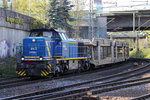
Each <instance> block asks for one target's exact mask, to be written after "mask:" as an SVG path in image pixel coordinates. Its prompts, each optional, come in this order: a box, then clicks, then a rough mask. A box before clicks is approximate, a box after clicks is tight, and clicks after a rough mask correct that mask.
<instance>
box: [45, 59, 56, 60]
mask: <svg viewBox="0 0 150 100" xmlns="http://www.w3.org/2000/svg"><path fill="white" fill-rule="evenodd" d="M44 60H54V59H44Z"/></svg>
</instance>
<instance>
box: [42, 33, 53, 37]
mask: <svg viewBox="0 0 150 100" xmlns="http://www.w3.org/2000/svg"><path fill="white" fill-rule="evenodd" d="M43 36H44V37H49V38H52V37H53V33H52V32H43Z"/></svg>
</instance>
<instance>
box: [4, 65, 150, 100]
mask: <svg viewBox="0 0 150 100" xmlns="http://www.w3.org/2000/svg"><path fill="white" fill-rule="evenodd" d="M149 66H150V64H146V65H145V66H143V67H140V68H136V69H134V70H132V71H128V72H123V73H119V74H116V75H110V76H107V77H103V78H97V79H94V80H90V81H85V82H80V83H77V84H72V85H68V86H64V87H58V88H53V89H48V90H43V91H37V92H32V93H28V94H24V95H18V96H14V97H9V98H4V100H12V99H24V100H25V99H34V100H35V99H39V98H40V99H48V98H50V99H52V98H53V99H54V97H58V99H59V98H61V99H63V97H62V96H64V95H65V97H64V99H65V98H70V97H75V98H76V95H75V96H74V94H75V93H77V92H78V93H79V92H80V91H81V93H82V92H84V95H85V93H86V91H89V89H93V88H95V87H93V86H97V85H98V86H104V85H106V84H109V85H110V84H112V85H115V84H119V83H115V82H117V81H118V82H119V81H122V80H125V79H128V78H131V77H135V76H137V75H141V74H143V73H146V72H150V68H149ZM110 79H111V80H110ZM145 79H146V78H145ZM106 80H107V81H106ZM102 81H103V82H102ZM130 81H131V80H130ZM130 81H126V82H130ZM132 81H139V80H132ZM144 82H150V78H148V79H147V80H146V81H144ZM91 83H95V84H92V85H91V86H90V88H89V85H88V84H91ZM120 84H123V83H122V82H121V83H120ZM138 84H140V83H138ZM142 84H143V83H142ZM80 86H81V87H80ZM77 87H78V89H75V88H77ZM83 87H85V88H83ZM121 87H122V86H121ZM72 88H73V89H72ZM67 89H69V91H67V92H66V91H65V90H67ZM101 91H102V90H101ZM92 92H93V93H96V92H95V91H92ZM70 93H72V94H70ZM81 93H79V94H78V95H80V94H81ZM54 95H55V96H54ZM68 96H69V97H68Z"/></svg>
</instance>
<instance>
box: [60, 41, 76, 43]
mask: <svg viewBox="0 0 150 100" xmlns="http://www.w3.org/2000/svg"><path fill="white" fill-rule="evenodd" d="M61 42H67V43H78V42H71V41H61Z"/></svg>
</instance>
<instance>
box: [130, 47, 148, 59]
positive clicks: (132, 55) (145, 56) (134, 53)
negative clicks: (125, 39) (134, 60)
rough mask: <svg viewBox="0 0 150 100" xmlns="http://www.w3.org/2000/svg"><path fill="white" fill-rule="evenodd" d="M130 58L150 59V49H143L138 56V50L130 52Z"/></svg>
mask: <svg viewBox="0 0 150 100" xmlns="http://www.w3.org/2000/svg"><path fill="white" fill-rule="evenodd" d="M130 57H142V58H150V48H141V49H140V50H139V52H138V53H137V55H136V49H134V50H133V51H130Z"/></svg>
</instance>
